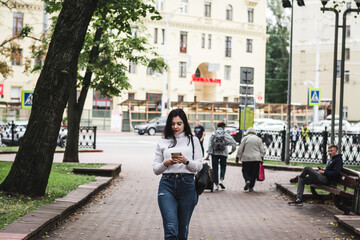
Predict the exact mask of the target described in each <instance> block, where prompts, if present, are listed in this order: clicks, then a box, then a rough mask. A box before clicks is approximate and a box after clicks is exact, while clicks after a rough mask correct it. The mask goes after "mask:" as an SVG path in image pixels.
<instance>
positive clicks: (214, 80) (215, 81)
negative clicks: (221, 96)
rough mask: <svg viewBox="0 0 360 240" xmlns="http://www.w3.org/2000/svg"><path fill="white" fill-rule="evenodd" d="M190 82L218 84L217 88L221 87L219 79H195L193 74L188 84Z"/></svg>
mask: <svg viewBox="0 0 360 240" xmlns="http://www.w3.org/2000/svg"><path fill="white" fill-rule="evenodd" d="M192 82H204V83H215V84H217V83H218V84H219V86H221V79H214V78H202V77H196V75H195V74H193V75H192V79H191V82H190V84H192Z"/></svg>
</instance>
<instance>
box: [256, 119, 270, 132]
mask: <svg viewBox="0 0 360 240" xmlns="http://www.w3.org/2000/svg"><path fill="white" fill-rule="evenodd" d="M269 121H273V119H271V118H254V124H253V128H255V130H261V129H260V128H259V126H260V125H261V124H263V123H265V122H269Z"/></svg>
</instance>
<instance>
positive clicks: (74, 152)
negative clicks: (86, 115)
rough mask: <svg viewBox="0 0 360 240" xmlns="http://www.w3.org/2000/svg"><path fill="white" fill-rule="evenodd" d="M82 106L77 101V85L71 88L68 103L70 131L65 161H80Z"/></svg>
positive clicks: (68, 128)
mask: <svg viewBox="0 0 360 240" xmlns="http://www.w3.org/2000/svg"><path fill="white" fill-rule="evenodd" d="M81 113H82V108H81V109H80V106H79V104H77V103H76V86H75V87H73V88H72V89H71V93H70V98H69V103H68V127H67V130H68V133H67V139H66V146H65V153H64V158H63V162H79V148H78V146H79V130H80V119H81Z"/></svg>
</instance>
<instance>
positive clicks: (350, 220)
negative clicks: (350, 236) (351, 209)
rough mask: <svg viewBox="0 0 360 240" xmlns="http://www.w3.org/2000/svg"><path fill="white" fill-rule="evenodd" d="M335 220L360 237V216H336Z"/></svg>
mask: <svg viewBox="0 0 360 240" xmlns="http://www.w3.org/2000/svg"><path fill="white" fill-rule="evenodd" d="M334 219H335V220H336V221H337V222H338V223H339V225H341V226H343V227H344V228H346V229H348V230H350V231H352V232H354V233H355V234H357V235H360V216H354V215H335V216H334Z"/></svg>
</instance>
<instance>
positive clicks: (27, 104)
mask: <svg viewBox="0 0 360 240" xmlns="http://www.w3.org/2000/svg"><path fill="white" fill-rule="evenodd" d="M33 98H34V91H33V90H22V91H21V108H31V107H32V103H33Z"/></svg>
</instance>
